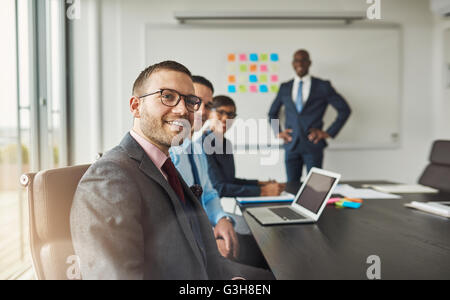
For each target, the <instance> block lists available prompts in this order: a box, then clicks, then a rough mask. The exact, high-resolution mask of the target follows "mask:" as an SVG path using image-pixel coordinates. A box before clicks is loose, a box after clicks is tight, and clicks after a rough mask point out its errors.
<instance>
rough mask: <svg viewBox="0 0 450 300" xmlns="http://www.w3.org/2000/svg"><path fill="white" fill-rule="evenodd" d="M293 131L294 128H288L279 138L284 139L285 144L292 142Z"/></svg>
mask: <svg viewBox="0 0 450 300" xmlns="http://www.w3.org/2000/svg"><path fill="white" fill-rule="evenodd" d="M291 133H292V129H286V130H284V131H282V132H280V133H279V134H278V138H279V139H282V140H283V141H284V143H285V144H286V143H290V142H292V137H291Z"/></svg>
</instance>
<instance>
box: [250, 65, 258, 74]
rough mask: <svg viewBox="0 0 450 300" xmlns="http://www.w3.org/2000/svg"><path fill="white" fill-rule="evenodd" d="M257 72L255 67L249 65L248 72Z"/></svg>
mask: <svg viewBox="0 0 450 300" xmlns="http://www.w3.org/2000/svg"><path fill="white" fill-rule="evenodd" d="M257 70H258V66H257V65H250V72H256V71H257Z"/></svg>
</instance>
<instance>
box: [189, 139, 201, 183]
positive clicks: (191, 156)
mask: <svg viewBox="0 0 450 300" xmlns="http://www.w3.org/2000/svg"><path fill="white" fill-rule="evenodd" d="M188 156H189V162H190V163H191V169H192V175H193V176H194V184H197V185H201V182H200V176H199V174H198V169H197V166H196V164H195V160H194V145H191V151H190V153H189V154H188Z"/></svg>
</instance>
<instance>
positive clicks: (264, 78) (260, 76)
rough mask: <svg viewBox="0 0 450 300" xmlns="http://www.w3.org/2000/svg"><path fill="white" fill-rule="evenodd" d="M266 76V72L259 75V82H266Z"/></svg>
mask: <svg viewBox="0 0 450 300" xmlns="http://www.w3.org/2000/svg"><path fill="white" fill-rule="evenodd" d="M267 80H268V78H267V75H266V74H263V75H259V82H263V83H264V82H267Z"/></svg>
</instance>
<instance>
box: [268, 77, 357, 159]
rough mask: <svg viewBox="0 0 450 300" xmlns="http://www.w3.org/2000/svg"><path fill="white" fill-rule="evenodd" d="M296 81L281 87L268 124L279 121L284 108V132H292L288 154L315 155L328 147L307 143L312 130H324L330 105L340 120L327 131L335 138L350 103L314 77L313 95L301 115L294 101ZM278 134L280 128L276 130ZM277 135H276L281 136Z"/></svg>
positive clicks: (345, 117)
mask: <svg viewBox="0 0 450 300" xmlns="http://www.w3.org/2000/svg"><path fill="white" fill-rule="evenodd" d="M293 84H294V80H291V81H288V82H285V83H282V84H281V87H280V90H279V92H278V95H277V97H276V98H275V100H274V102H273V103H272V106H271V107H270V111H269V120H271V119H278V114H279V112H280V108H281V107H282V106H283V105H284V106H285V112H286V124H285V129H288V128H289V129H292V130H293V131H292V134H291V135H292V141H291V142H289V143H287V144H286V145H285V150H286V151H287V152H302V153H314V152H317V151H318V150H319V151H320V150H322V149H323V148H325V147H326V146H327V143H326V141H325V140H321V141H320V142H319V143H317V144H314V143H312V142H310V141H309V140H308V134H309V130H310V129H311V128H317V129H321V130H323V116H324V114H325V111H326V109H327V106H328V105H329V104H330V105H331V106H333V107H334V108H335V109H336V110H337V113H338V115H337V118H336V119H335V120H334V122H333V123H332V124H331V126H330V127H329V128H328V129H327V133H328V134H329V135H330V136H331V137H333V138H334V137H335V136H336V135H337V134H338V133H339V131H340V130H341V129H342V127H343V126H344V124H345V122H346V121H347V119H348V117H349V116H350V113H351V110H350V107H349V105H348V104H347V102H346V101H345V99H344V98H342V96H341V95H339V94H338V93H337V92H336V91H335V90H334V88H333V87H332V85H331V83H330V82H329V81H325V80H321V79H318V78H315V77H312V78H311V92H310V95H309V98H308V100H307V101H306V103H305V105H304V107H303V110H302V111H301V112H300V113H298V112H297V109H296V107H295V103H294V101H293V100H292V86H293ZM277 130H278V132H280V131H281V128H277ZM278 132H276V134H278Z"/></svg>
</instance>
